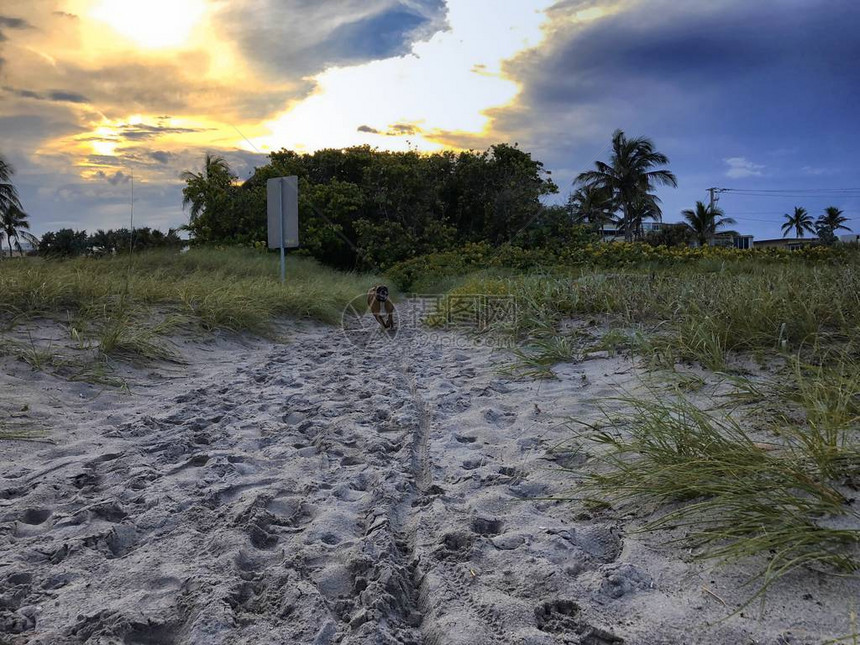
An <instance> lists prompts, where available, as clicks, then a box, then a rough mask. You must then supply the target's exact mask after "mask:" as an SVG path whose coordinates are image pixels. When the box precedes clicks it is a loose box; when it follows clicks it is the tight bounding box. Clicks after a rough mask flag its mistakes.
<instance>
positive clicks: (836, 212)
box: [815, 206, 851, 234]
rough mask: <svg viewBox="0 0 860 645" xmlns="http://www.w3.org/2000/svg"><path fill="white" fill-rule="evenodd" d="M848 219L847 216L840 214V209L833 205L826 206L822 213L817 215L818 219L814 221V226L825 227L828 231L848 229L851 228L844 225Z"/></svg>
mask: <svg viewBox="0 0 860 645" xmlns="http://www.w3.org/2000/svg"><path fill="white" fill-rule="evenodd" d="M847 221H848V218H847V217H845V216H844V215H843V214H842V211H841V210H840V209H838V208H836V207H835V206H828V207H827V208H825V209H824V215H819V216H818V219H817V220H816V222H815V226H816V228H818V229H822V228H823V229H825V230H828V231H830V232H831V233H834V234H835V233H836V231H839V230H844V231H850V230H851V229H850V228H848V227H847V226H845V223H846V222H847Z"/></svg>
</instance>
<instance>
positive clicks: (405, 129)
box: [357, 123, 421, 137]
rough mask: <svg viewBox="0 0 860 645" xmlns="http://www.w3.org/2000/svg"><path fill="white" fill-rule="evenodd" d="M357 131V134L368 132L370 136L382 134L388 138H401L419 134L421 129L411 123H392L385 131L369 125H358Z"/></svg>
mask: <svg viewBox="0 0 860 645" xmlns="http://www.w3.org/2000/svg"><path fill="white" fill-rule="evenodd" d="M357 130H358V131H359V132H368V133H370V134H384V135H386V136H389V137H401V136H403V135H406V134H419V133H420V132H421V128H419V127H418V126H417V125H415V124H413V123H394V124H392V125H389V126H388V128H387V129H385V130H377V129H376V128H371V127H370V126H369V125H360V126H358V128H357Z"/></svg>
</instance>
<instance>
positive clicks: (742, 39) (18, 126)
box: [0, 0, 860, 239]
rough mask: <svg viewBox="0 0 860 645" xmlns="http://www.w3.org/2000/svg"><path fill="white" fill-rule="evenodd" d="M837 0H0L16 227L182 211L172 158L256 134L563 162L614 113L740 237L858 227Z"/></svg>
mask: <svg viewBox="0 0 860 645" xmlns="http://www.w3.org/2000/svg"><path fill="white" fill-rule="evenodd" d="M858 34H860V3H858V2H856V0H755V1H750V0H684V1H683V2H682V1H680V0H672V1H669V0H561V1H552V0H146V1H138V0H3V1H2V3H0V154H2V155H3V156H4V157H6V158H7V159H8V160H9V161H11V162H12V164H13V165H14V167H15V168H16V171H17V172H16V175H15V177H14V180H15V182H16V184H17V185H18V187H19V191H20V193H21V197H22V202H23V205H24V208H25V210H26V211H27V212H28V213H29V214H30V220H31V223H32V228H33V231H34V232H35V233H37V234H41V233H43V232H45V231H48V230H56V229H58V228H63V227H71V228H75V229H87V230H90V231H93V230H95V229H98V228H105V229H106V228H116V227H122V226H127V225H128V223H129V215H130V210H131V209H130V205H131V192H132V191H131V189H132V177H133V178H134V179H133V184H134V213H135V224H136V225H138V226H144V225H148V226H153V227H158V228H161V229H166V228H167V227H176V226H178V225H181V224H183V223H185V222H187V218H188V214H187V213H186V212H183V210H182V206H181V201H182V198H181V190H182V185H183V184H182V181H181V179H180V174H181V172H182V171H183V170H189V169H190V170H196V169H199V166H200V165H201V161H202V159H203V156H204V154H205V153H206V152H215V153H218V154H221V155H223V156H224V157H225V158H226V159H227V160H228V161H229V162H230V164H231V166H232V167H233V168H234V170H235V172H236V174H237V175H238V176H239V178H240V179H245V178H247V177H248V176H249V175H250V174H251V172H253V168H254V167H255V166H260V165H263V164H264V163H265V161H266V154H267V153H268V152H270V151H272V150H278V149H280V148H289V149H293V150H297V151H307V152H310V151H313V150H316V149H320V148H326V147H335V148H342V147H347V146H351V145H358V144H370V145H372V146H376V147H379V148H382V149H391V150H405V149H418V150H422V151H435V150H441V149H445V148H450V149H455V150H460V149H475V150H483V149H486V148H488V147H489V146H490V145H492V144H494V143H500V142H509V143H514V142H516V143H517V144H518V145H519V146H520V147H521V148H522V149H525V150H527V151H529V152H531V153H532V154H533V156H534V157H535V158H537V159H539V160H540V161H542V162H543V163H544V164H545V166H546V168H547V169H549V170H550V171H551V172H552V177H553V179H554V180H555V182H556V183H557V184H558V185H559V188H560V193H559V196H558V197H556V198H555V199H556V200H564V199H565V198H566V196H567V194H568V193H569V192H570V190H571V182H572V180H573V179H574V177H575V176H576V175H577V174H578V173H579V172H581V171H583V170H585V169H588V168H589V167H591V166H592V165H593V163H594V161H595V160H597V159H605V158H606V157H607V154H608V150H609V142H610V138H611V136H612V132H613V131H614V130H615V129H618V128H620V129H622V130H624V131H625V132H626V133H627V134H628V135H629V136H640V135H642V136H647V137H649V138H651V139H653V140H654V142H655V144H656V146H657V149H658V150H659V151H661V152H663V153H665V154H666V155H667V156H668V157H669V158H670V161H671V165H670V167H671V169H672V170H673V171H674V172H675V174H676V175H677V177H678V182H679V186H678V188H677V189H661V190H660V192H659V194H660V196H661V198H662V200H663V213H664V221H677V220H678V219H680V211H681V210H682V209H685V208H691V207H693V206H694V205H695V202H696V201H697V200H702V201H706V200H707V192H706V189H707V188H709V187H719V188H726V189H732V190H729V191H726V192H722V193H720V206H721V207H722V208H723V209H724V210H725V211H726V214H727V215H729V216H732V217H734V218H735V219H736V220H737V222H738V223H737V225H736V226H734V227H733V228H735V229H737V230H739V231H740V232H742V233H746V234H752V235H755V236H756V238H757V239H763V238H769V237H779V236H781V232H780V224H781V222H782V220H783V217H782V215H783V213H786V212H791V211H792V210H793V208H794V207H795V206H803V207H805V208H806V209H807V210H808V211H809V212H810V213H811V214H813V215H818V214H820V213H821V212H822V211H823V209H824V208H825V207H827V206H831V205H833V206H837V207H839V208H841V209H843V210H844V212H845V214H846V215H847V216H848V217H850V218H851V221H850V222H849V224H850V225H851V226H852V228H853V230H854V231H855V232H858V233H860V154H858V150H860V124H858V120H857V114H858V107H860V64H858V61H860V36H858Z"/></svg>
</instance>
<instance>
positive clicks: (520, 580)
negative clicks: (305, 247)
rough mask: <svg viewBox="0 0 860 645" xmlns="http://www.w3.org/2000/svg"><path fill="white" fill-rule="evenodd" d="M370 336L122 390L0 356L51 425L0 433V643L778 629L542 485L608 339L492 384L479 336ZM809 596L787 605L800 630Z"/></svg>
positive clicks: (621, 379) (723, 637) (15, 396)
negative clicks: (44, 433) (33, 431)
mask: <svg viewBox="0 0 860 645" xmlns="http://www.w3.org/2000/svg"><path fill="white" fill-rule="evenodd" d="M374 334H375V335H374V336H373V337H372V338H371V339H370V340H368V341H367V342H366V343H364V346H363V347H361V348H357V347H356V346H355V345H354V344H353V342H352V341H351V340H350V338H349V337H347V336H346V335H344V334H343V333H342V331H341V330H340V329H339V328H324V327H319V326H309V325H305V326H298V327H295V328H294V329H293V330H292V331H291V332H290V337H291V338H290V340H289V342H286V343H270V342H263V341H256V342H250V341H249V342H241V343H240V342H234V341H231V342H227V341H223V342H219V343H215V344H214V345H213V346H212V347H209V348H208V349H207V348H204V349H199V350H197V351H196V353H193V356H192V361H191V365H190V366H189V367H188V369H187V370H185V371H184V372H183V373H182V374H173V375H172V376H170V377H169V378H168V377H166V376H165V375H163V374H162V375H161V376H159V377H158V378H152V379H149V380H148V381H147V382H146V383H145V384H140V385H139V386H138V387H135V386H133V387H132V392H131V395H126V394H122V393H119V392H99V391H98V389H97V388H94V387H93V386H89V385H85V384H69V383H65V382H62V381H57V380H56V379H52V378H51V377H48V376H46V375H32V374H27V373H25V372H24V371H23V368H15V370H12V369H10V370H9V371H8V373H6V374H4V376H3V379H4V383H3V384H4V388H5V389H4V391H5V392H6V394H5V395H4V396H6V397H7V401H13V400H14V401H16V402H17V403H21V402H24V403H25V404H26V405H27V406H29V410H30V414H31V415H32V417H33V418H35V419H38V420H40V421H41V422H42V423H43V424H44V425H45V426H46V427H50V428H51V436H52V437H53V439H54V440H55V441H56V443H55V444H54V445H45V444H25V443H14V444H8V446H7V447H5V454H4V468H3V470H2V473H0V581H3V584H2V587H0V642H11V643H43V644H46V645H47V644H51V645H53V644H56V643H97V644H101V643H105V644H107V643H130V644H131V643H165V644H179V643H195V644H197V643H260V644H262V643H266V644H268V643H309V644H314V645H326V644H330V643H344V644H358V643H362V644H364V643H367V644H369V643H391V644H394V643H414V644H439V645H448V644H452V645H458V644H461V645H467V644H469V645H482V644H487V645H491V644H499V645H501V644H503V643H504V644H509V643H517V644H519V643H522V644H528V645H551V644H558V643H572V644H581V645H616V644H620V643H649V644H654V643H680V642H690V643H704V642H713V643H746V642H771V641H766V640H750V639H752V636H751V635H754V634H765V635H771V636H772V635H774V634H778V633H780V630H782V629H784V628H785V622H781V620H780V616H777V617H776V618H775V619H769V620H770V622H764V623H762V622H760V621H755V622H754V621H747V622H743V621H741V622H737V621H735V622H732V623H724V624H722V625H720V626H717V627H704V626H703V625H702V623H703V622H704V621H705V619H708V618H716V617H720V616H722V615H724V614H725V613H726V612H725V607H719V606H716V603H715V602H714V601H713V600H712V599H711V600H710V602H709V597H708V596H706V595H705V594H704V593H703V592H702V591H701V590H700V589H699V586H700V582H701V581H700V579H699V578H698V577H697V576H699V575H701V574H700V573H699V571H700V569H696V568H691V565H689V564H687V563H685V562H682V561H681V560H680V559H679V558H678V557H677V554H676V553H674V552H671V551H668V550H662V551H661V550H660V549H659V548H658V547H653V546H648V545H647V544H644V543H642V542H631V541H629V540H626V539H624V532H623V527H622V526H621V525H620V524H619V520H618V519H617V518H614V517H613V516H611V515H610V514H606V515H601V514H600V513H599V512H597V513H587V512H579V513H578V514H575V513H574V512H573V511H572V509H571V506H570V505H568V504H564V503H561V502H557V501H554V500H550V499H547V498H548V497H550V496H553V495H559V494H564V493H565V492H567V491H569V490H570V489H571V478H570V477H569V475H566V474H564V473H562V472H559V470H558V469H559V466H563V467H566V468H576V467H577V466H578V465H580V464H581V463H582V462H583V461H584V458H585V457H584V455H583V454H582V453H579V452H576V451H575V450H569V451H566V450H551V449H552V448H554V447H556V446H558V445H559V443H561V442H563V441H565V440H568V439H569V438H570V430H569V427H568V426H567V425H566V424H565V422H566V421H567V420H569V419H570V418H579V419H594V418H596V415H598V414H599V411H598V406H597V403H598V402H604V403H605V400H606V398H607V397H610V396H613V395H616V394H618V393H619V392H620V391H622V390H626V389H628V388H632V387H635V384H636V382H637V375H636V370H635V369H634V366H633V364H632V363H630V362H629V361H628V360H626V359H623V358H601V359H598V360H593V361H587V362H585V363H583V364H580V365H570V366H563V367H561V368H559V369H558V373H559V377H560V378H559V380H557V381H551V382H534V381H530V382H516V381H511V380H509V379H505V378H501V377H500V376H499V372H498V370H497V367H498V366H499V365H500V364H501V363H503V362H504V361H505V360H507V359H506V355H505V354H504V353H503V352H493V351H492V350H490V349H489V348H486V347H474V346H471V345H470V344H469V343H468V342H466V341H465V339H463V338H462V337H458V336H456V335H455V334H444V333H443V334H439V335H433V334H431V333H430V332H427V331H424V330H420V329H410V328H404V329H402V330H401V332H400V333H399V335H398V336H397V338H396V339H393V340H392V339H388V338H387V337H385V336H384V335H382V334H380V333H378V332H376V330H374ZM353 340H354V339H353ZM16 370H17V371H16ZM729 600H731V597H729ZM791 610H792V608H789V610H788V611H791ZM804 611H805V612H806V613H804ZM814 615H815V614H814V612H810V611H808V610H804V609H800V610H796V611H795V617H794V618H793V619H792V620H793V621H794V623H795V624H796V623H797V622H798V621H800V623H801V626H802V627H806V628H809V629H812V630H814V629H815V627H816V626H815V619H814ZM688 639H689V640H688ZM773 642H776V641H773ZM791 642H794V641H791ZM797 642H805V641H797ZM810 642H813V641H810Z"/></svg>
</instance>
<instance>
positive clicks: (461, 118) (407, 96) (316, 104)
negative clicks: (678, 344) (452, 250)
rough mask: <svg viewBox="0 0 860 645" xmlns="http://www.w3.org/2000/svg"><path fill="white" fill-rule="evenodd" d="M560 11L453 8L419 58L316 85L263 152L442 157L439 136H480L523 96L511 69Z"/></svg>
mask: <svg viewBox="0 0 860 645" xmlns="http://www.w3.org/2000/svg"><path fill="white" fill-rule="evenodd" d="M552 4H553V2H552V0H541V1H539V2H533V3H523V2H520V3H515V2H497V1H496V0H451V1H450V2H449V3H448V24H449V27H450V29H449V30H446V31H443V32H439V33H437V34H435V35H434V36H433V37H432V38H431V39H430V40H428V41H426V42H420V43H416V44H415V45H414V46H413V48H412V53H411V54H410V55H406V56H399V57H395V58H389V59H385V60H379V61H374V62H372V63H367V64H365V65H357V66H352V67H340V68H333V69H330V70H327V71H326V72H324V73H322V74H320V75H318V76H316V77H315V78H314V81H315V83H316V87H317V89H316V91H315V92H314V93H313V94H312V95H311V96H310V97H308V98H307V99H305V100H304V101H301V102H298V103H296V104H295V105H293V106H292V107H291V108H290V109H288V110H287V111H286V112H284V113H283V114H281V115H280V116H278V117H277V118H276V119H274V120H272V121H270V122H268V123H266V124H265V126H266V128H268V129H269V130H270V131H271V134H269V135H267V136H263V137H260V138H259V139H256V140H254V142H253V143H254V147H257V148H258V149H262V150H271V149H277V148H280V147H288V148H294V149H299V150H309V151H310V150H316V149H319V148H326V147H342V146H343V142H344V141H351V142H353V143H367V144H371V145H374V146H379V147H382V148H386V149H395V150H405V149H407V148H412V149H418V150H422V151H433V150H438V149H440V148H442V147H445V146H444V144H442V143H441V142H440V141H438V140H436V139H437V136H438V135H442V134H451V133H470V134H480V133H482V132H484V131H485V129H486V128H487V126H488V125H489V122H490V119H489V117H488V116H487V114H486V110H487V109H489V108H494V107H500V106H504V105H506V104H508V103H510V102H511V101H513V100H514V99H515V98H516V96H517V94H518V93H519V91H520V88H519V85H518V84H517V83H516V82H515V81H513V80H511V79H510V78H508V77H506V76H505V75H504V73H503V70H502V64H503V62H504V61H505V60H507V59H510V58H511V57H513V56H515V55H516V54H517V53H518V52H520V51H523V50H526V49H529V48H531V47H534V46H536V45H537V44H538V43H540V41H541V39H542V38H543V32H542V29H541V27H542V25H543V23H544V21H545V19H546V16H545V14H544V13H543V11H544V10H545V9H547V8H548V7H550V6H551V5H552ZM491 14H492V15H493V20H486V16H488V15H491ZM360 128H361V130H360Z"/></svg>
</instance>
